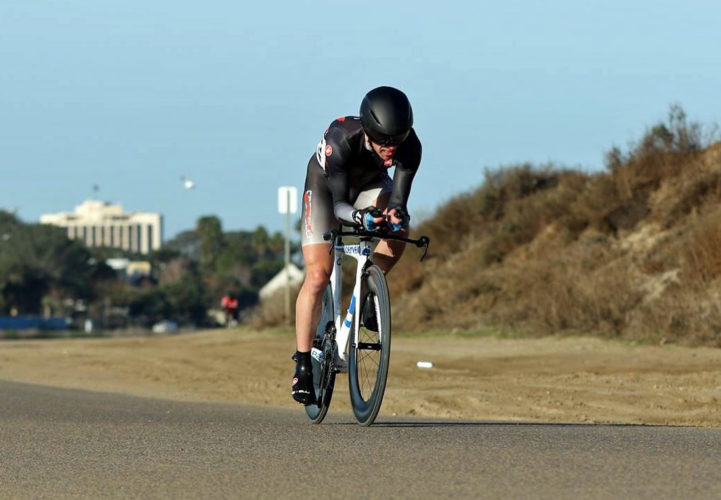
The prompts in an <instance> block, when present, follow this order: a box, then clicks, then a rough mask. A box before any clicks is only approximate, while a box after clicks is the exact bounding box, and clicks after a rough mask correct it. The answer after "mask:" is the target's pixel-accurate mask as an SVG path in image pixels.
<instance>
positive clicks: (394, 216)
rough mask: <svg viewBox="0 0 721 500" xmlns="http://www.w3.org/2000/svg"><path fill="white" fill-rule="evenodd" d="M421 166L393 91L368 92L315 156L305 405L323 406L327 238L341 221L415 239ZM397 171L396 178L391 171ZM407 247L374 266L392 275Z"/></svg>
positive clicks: (306, 221) (309, 204) (297, 381)
mask: <svg viewBox="0 0 721 500" xmlns="http://www.w3.org/2000/svg"><path fill="white" fill-rule="evenodd" d="M420 161H421V143H420V141H419V140H418V136H417V135H416V133H415V131H414V129H413V110H412V108H411V104H410V102H409V101H408V97H406V95H405V94H404V93H403V92H401V91H400V90H398V89H395V88H393V87H378V88H375V89H373V90H371V91H370V92H368V93H367V94H366V95H365V97H364V98H363V101H362V102H361V106H360V116H357V117H356V116H345V117H341V118H338V119H336V120H334V121H333V122H332V123H331V124H330V126H329V127H328V129H326V131H325V134H323V138H322V139H321V141H320V142H319V143H318V147H317V149H316V152H315V154H314V155H313V156H311V158H310V161H309V162H308V170H307V174H306V179H305V188H304V190H303V210H302V222H301V242H302V247H303V258H304V259H305V264H306V274H305V280H304V282H303V285H302V287H301V289H300V293H299V294H298V299H297V301H296V313H295V328H296V344H297V345H296V348H297V351H296V352H295V354H294V355H293V360H295V362H296V369H295V373H294V375H293V383H292V387H291V395H292V396H293V399H295V400H296V401H298V402H299V403H302V404H306V405H308V404H312V403H314V402H315V393H314V390H313V375H312V365H311V358H310V350H311V348H312V345H313V338H314V336H315V328H314V327H315V326H316V325H317V324H318V321H319V320H320V309H321V299H322V297H323V292H324V291H325V288H326V286H327V284H328V280H329V279H330V275H331V272H332V271H333V255H332V254H331V253H329V251H328V250H329V249H328V245H329V242H327V241H324V240H323V234H324V233H325V232H327V231H329V230H331V229H334V228H337V227H338V226H339V225H340V224H345V225H348V226H356V227H362V228H364V229H366V230H368V231H375V230H378V229H384V228H389V229H390V230H392V231H394V232H398V233H399V234H401V235H404V234H407V232H408V222H409V217H408V215H407V214H408V211H407V209H406V203H407V202H408V196H409V194H410V190H411V183H412V182H413V177H414V176H415V173H416V171H417V170H418V166H419V164H420ZM392 167H395V172H394V174H393V179H392V180H391V178H390V176H389V175H388V169H390V168H392ZM373 208H378V209H381V210H383V215H382V216H380V217H374V216H373V215H372V213H371V210H372V209H373ZM404 249H405V243H403V242H398V241H386V240H381V241H380V242H379V243H378V245H377V246H376V248H375V250H374V254H373V262H374V263H375V264H376V265H378V267H380V268H381V269H382V270H383V272H385V273H387V272H388V271H390V269H391V268H392V267H393V266H394V265H395V263H396V262H397V261H398V259H400V257H401V255H402V254H403V250H404ZM371 314H372V313H371ZM365 316H366V315H365V314H364V317H365ZM373 322H374V318H372V317H368V318H367V319H366V321H365V325H366V327H367V328H374V326H373V325H372V324H373Z"/></svg>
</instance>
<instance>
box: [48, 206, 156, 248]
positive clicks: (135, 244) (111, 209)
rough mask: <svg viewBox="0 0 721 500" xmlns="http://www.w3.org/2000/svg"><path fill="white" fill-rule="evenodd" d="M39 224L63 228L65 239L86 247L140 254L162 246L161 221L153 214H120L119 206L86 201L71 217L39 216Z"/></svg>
mask: <svg viewBox="0 0 721 500" xmlns="http://www.w3.org/2000/svg"><path fill="white" fill-rule="evenodd" d="M40 222H41V223H42V224H52V225H55V226H60V227H65V228H67V230H68V238H70V239H77V240H82V241H84V242H85V244H86V245H87V246H89V247H114V248H122V249H123V250H128V251H131V252H137V253H142V254H147V253H150V251H152V250H157V249H159V248H160V246H161V245H162V244H163V218H162V216H161V215H160V214H158V213H153V212H123V207H122V205H111V204H109V203H106V202H104V201H99V200H86V201H84V202H83V204H82V205H78V206H77V207H75V211H74V212H72V213H67V212H61V213H57V214H43V215H41V216H40Z"/></svg>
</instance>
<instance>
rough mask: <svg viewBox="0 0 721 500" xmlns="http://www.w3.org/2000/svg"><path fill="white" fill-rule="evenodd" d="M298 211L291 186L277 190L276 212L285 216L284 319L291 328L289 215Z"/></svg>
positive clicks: (296, 198)
mask: <svg viewBox="0 0 721 500" xmlns="http://www.w3.org/2000/svg"><path fill="white" fill-rule="evenodd" d="M297 211H298V191H297V190H296V188H295V187H293V186H282V187H279V188H278V212H280V213H281V214H285V318H286V321H287V322H288V324H289V325H291V326H292V318H291V317H290V214H294V213H296V212H297Z"/></svg>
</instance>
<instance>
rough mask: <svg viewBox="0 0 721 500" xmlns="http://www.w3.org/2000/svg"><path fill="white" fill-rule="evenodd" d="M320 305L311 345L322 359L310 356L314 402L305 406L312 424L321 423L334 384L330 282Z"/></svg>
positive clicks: (333, 330)
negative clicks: (319, 315) (316, 327)
mask: <svg viewBox="0 0 721 500" xmlns="http://www.w3.org/2000/svg"><path fill="white" fill-rule="evenodd" d="M321 307H322V308H321V317H320V322H319V323H318V329H317V330H316V334H315V338H314V339H313V347H314V348H316V349H319V350H320V352H322V353H323V360H322V361H318V360H317V359H316V358H314V357H311V363H312V365H313V389H314V390H315V400H316V402H315V403H314V404H310V405H307V406H306V407H305V412H306V414H307V415H308V418H310V419H311V421H312V422H313V423H314V424H319V423H321V422H322V421H323V419H324V418H325V416H326V414H327V413H328V408H329V407H330V400H331V398H332V397H333V387H334V386H335V370H333V367H332V363H333V350H334V348H335V325H334V324H333V321H334V318H335V316H334V314H333V291H332V289H331V286H330V283H329V284H328V286H327V287H326V289H325V292H323V299H322V306H321ZM329 353H330V355H329Z"/></svg>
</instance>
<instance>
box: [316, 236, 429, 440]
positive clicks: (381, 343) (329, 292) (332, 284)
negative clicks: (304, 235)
mask: <svg viewBox="0 0 721 500" xmlns="http://www.w3.org/2000/svg"><path fill="white" fill-rule="evenodd" d="M344 237H357V238H359V241H358V243H354V244H345V243H344V242H343V238H344ZM323 238H324V239H325V240H326V241H330V242H332V245H331V249H330V251H331V252H334V264H333V271H332V273H331V277H330V281H329V283H328V286H327V287H326V289H325V292H324V294H323V299H322V310H321V319H320V322H319V324H318V329H317V331H316V336H315V338H314V340H313V348H312V349H311V362H312V364H313V385H314V389H315V396H316V403H315V404H310V405H308V406H306V407H305V411H306V413H307V414H308V417H309V418H310V419H311V420H312V421H313V423H316V424H318V423H320V422H322V421H323V419H324V418H325V416H326V414H327V413H328V408H329V407H330V402H331V398H332V396H333V387H334V385H335V379H336V375H337V374H338V373H346V372H347V373H348V382H349V392H350V400H351V406H352V408H353V414H354V415H355V417H356V420H357V421H358V423H359V424H360V425H363V426H368V425H371V424H372V423H373V422H374V421H375V419H376V417H377V416H378V412H379V411H380V407H381V403H382V402H383V394H384V392H385V387H386V380H387V378H388V368H389V364H390V353H391V303H390V297H389V294H388V284H387V282H386V278H385V275H384V274H383V271H381V269H380V268H379V267H378V266H376V265H375V264H373V260H372V253H373V251H372V241H373V240H378V239H386V240H398V241H405V242H406V243H410V244H413V245H415V246H417V247H419V248H423V255H422V257H421V260H423V259H424V258H425V256H426V254H427V252H428V245H429V244H430V239H429V238H428V237H426V236H422V237H421V238H419V239H410V238H405V237H403V236H398V235H395V234H393V233H389V232H369V231H365V230H362V229H351V230H347V231H335V230H333V231H329V232H327V233H325V234H324V235H323ZM344 255H347V256H350V257H352V258H354V259H355V260H356V274H355V284H354V286H353V295H352V296H351V299H350V304H349V306H348V308H347V310H346V312H345V314H344V315H343V317H341V289H342V287H341V278H342V273H341V270H342V265H343V256H344Z"/></svg>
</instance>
